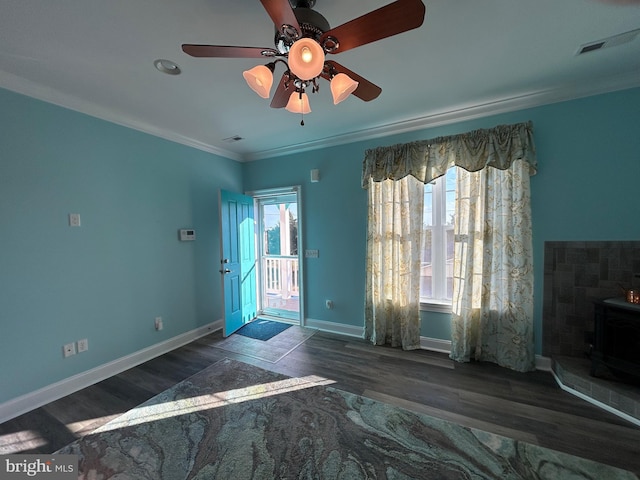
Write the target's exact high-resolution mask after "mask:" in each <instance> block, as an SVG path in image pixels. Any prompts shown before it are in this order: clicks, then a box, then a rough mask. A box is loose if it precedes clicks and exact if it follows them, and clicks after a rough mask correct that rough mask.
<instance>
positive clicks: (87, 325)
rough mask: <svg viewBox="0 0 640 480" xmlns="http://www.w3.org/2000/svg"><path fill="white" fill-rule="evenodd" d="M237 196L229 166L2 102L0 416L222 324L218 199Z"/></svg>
mask: <svg viewBox="0 0 640 480" xmlns="http://www.w3.org/2000/svg"><path fill="white" fill-rule="evenodd" d="M241 185H242V177H241V166H240V164H239V163H237V162H234V161H232V160H228V159H224V158H221V157H217V156H215V155H212V154H209V153H205V152H202V151H199V150H195V149H192V148H188V147H185V146H182V145H178V144H176V143H172V142H169V141H165V140H162V139H160V138H157V137H153V136H150V135H146V134H143V133H140V132H138V131H134V130H131V129H128V128H124V127H121V126H118V125H114V124H112V123H108V122H104V121H101V120H97V119H95V118H92V117H89V116H86V115H82V114H79V113H76V112H72V111H70V110H66V109H63V108H59V107H56V106H54V105H50V104H47V103H43V102H40V101H37V100H34V99H31V98H28V97H25V96H21V95H17V94H14V93H11V92H8V91H6V90H0V365H2V367H0V403H2V402H3V401H6V400H8V399H11V398H14V397H16V396H19V395H21V394H24V393H27V392H31V391H33V390H35V389H38V388H40V387H43V386H46V385H49V384H51V383H54V382H56V381H58V380H61V379H64V378H66V377H69V376H72V375H74V374H76V373H79V372H82V371H85V370H88V369H90V368H93V367H96V366H98V365H102V364H104V363H107V362H109V361H112V360H114V359H117V358H120V357H122V356H125V355H127V354H131V353H133V352H136V351H138V350H141V349H143V348H145V347H149V346H151V345H153V344H156V343H159V342H161V341H164V340H167V339H170V338H172V337H175V336H176V335H179V334H181V333H184V332H188V331H191V330H193V329H195V328H197V327H199V326H203V325H206V324H208V323H210V322H213V321H215V320H218V319H220V318H221V317H222V310H221V307H220V305H221V293H220V288H221V286H220V278H219V277H220V275H219V274H218V273H217V265H218V263H219V234H218V189H219V188H221V187H222V188H226V189H230V190H241V189H242V186H241ZM69 213H79V214H80V215H81V220H82V226H81V227H80V228H71V227H69V226H68V217H67V215H68V214H69ZM185 227H189V228H195V229H196V232H197V240H196V241H195V242H190V243H186V242H182V243H181V242H179V241H178V229H180V228H185ZM156 316H162V317H163V320H164V330H162V331H160V332H156V331H155V329H154V318H155V317H156ZM82 338H87V339H88V340H89V351H87V352H84V353H82V354H78V355H75V356H74V357H69V358H67V359H64V358H63V357H62V345H63V344H66V343H70V342H73V341H77V340H79V339H82Z"/></svg>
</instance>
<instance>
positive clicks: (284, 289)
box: [258, 195, 300, 320]
mask: <svg viewBox="0 0 640 480" xmlns="http://www.w3.org/2000/svg"><path fill="white" fill-rule="evenodd" d="M258 205H259V215H260V235H261V239H260V240H261V242H260V243H261V244H260V257H261V258H260V267H261V268H260V271H261V282H260V283H261V288H260V291H261V302H260V303H261V305H262V312H263V313H264V314H265V315H272V316H277V317H282V318H286V319H292V320H298V319H299V318H300V274H299V271H300V270H299V260H298V204H297V201H296V196H295V195H289V196H286V198H283V196H282V195H281V196H278V197H274V198H268V197H267V198H261V199H260V200H259V202H258Z"/></svg>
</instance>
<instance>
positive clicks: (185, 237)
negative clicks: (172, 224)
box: [180, 228, 196, 242]
mask: <svg viewBox="0 0 640 480" xmlns="http://www.w3.org/2000/svg"><path fill="white" fill-rule="evenodd" d="M195 239H196V231H195V230H190V229H188V228H181V229H180V241H181V242H191V241H193V240H195Z"/></svg>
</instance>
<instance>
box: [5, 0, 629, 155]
mask: <svg viewBox="0 0 640 480" xmlns="http://www.w3.org/2000/svg"><path fill="white" fill-rule="evenodd" d="M388 3H390V0H368V1H367V2H362V1H358V2H356V1H355V0H353V1H344V0H317V3H316V5H315V7H314V9H315V10H317V11H318V12H320V13H322V15H323V16H324V17H325V18H326V19H327V20H328V21H329V23H330V24H331V26H332V27H335V26H338V25H341V24H343V23H345V22H347V21H349V20H351V19H353V18H356V17H359V16H360V15H364V14H366V13H368V12H369V11H371V10H373V9H376V8H379V7H382V6H384V5H386V4H388ZM424 3H425V5H426V17H425V21H424V24H423V25H422V26H421V27H420V28H418V29H416V30H412V31H409V32H406V33H403V34H400V35H396V36H394V37H390V38H387V39H383V40H380V41H378V42H375V43H371V44H368V45H364V46H361V47H358V48H355V49H353V50H349V51H346V52H343V53H341V54H338V55H333V56H332V55H329V56H328V57H329V58H331V59H334V60H336V61H338V62H339V63H340V64H342V65H344V66H345V67H347V68H349V69H350V70H352V71H354V72H356V73H358V74H359V75H361V76H363V77H365V78H366V79H368V80H370V81H371V82H373V83H375V84H376V85H378V86H380V87H381V88H382V94H381V95H380V96H379V97H378V98H377V99H375V100H373V101H371V102H363V101H362V100H360V99H358V98H356V97H354V96H350V97H349V98H348V99H347V100H346V101H344V102H342V103H341V104H339V105H333V102H332V100H331V94H330V90H329V84H328V82H326V81H325V80H323V79H320V91H319V92H318V93H315V94H310V95H309V96H310V102H311V109H312V113H311V114H309V115H306V116H305V118H304V121H305V126H300V116H299V115H296V114H292V113H289V112H287V111H286V110H284V109H272V108H270V107H269V103H270V100H267V99H262V98H260V97H259V96H258V95H256V94H255V93H253V92H252V91H251V90H250V89H249V87H248V86H247V84H246V83H245V82H244V80H243V78H242V72H243V71H244V70H247V69H249V68H251V67H253V66H255V65H258V64H264V63H266V62H263V61H261V60H259V59H258V60H256V59H235V58H193V57H190V56H189V55H187V54H185V53H184V52H182V50H181V45H182V44H183V43H196V44H197V43H200V44H216V45H241V46H253V47H273V37H274V27H273V24H272V22H271V20H270V18H269V16H268V14H267V13H266V11H265V10H264V8H263V7H262V5H261V4H260V2H259V1H256V0H183V1H180V2H176V1H175V0H108V1H106V0H102V1H97V0H93V1H87V0H56V1H47V2H43V1H42V0H0V12H1V13H2V14H1V15H0V87H3V88H7V89H9V90H13V91H17V92H20V93H24V94H26V95H30V96H33V97H36V98H39V99H42V100H45V101H48V102H52V103H55V104H58V105H62V106H65V107H68V108H71V109H74V110H77V111H80V112H84V113H87V114H89V115H93V116H96V117H99V118H103V119H106V120H109V121H112V122H115V123H119V124H122V125H126V126H129V127H132V128H135V129H138V130H142V131H145V132H148V133H151V134H154V135H157V136H160V137H164V138H167V139H170V140H173V141H177V142H180V143H184V144H187V145H191V146H194V147H196V148H200V149H203V150H206V151H211V152H214V153H217V154H219V155H223V156H226V157H229V158H232V159H235V160H239V161H246V160H255V159H260V158H265V157H271V156H277V155H282V154H285V153H291V152H295V151H304V150H309V149H313V148H319V147H324V146H328V145H337V144H341V143H347V142H351V141H355V140H361V139H365V138H372V137H380V136H383V135H387V134H391V133H395V132H401V131H409V130H415V129H418V128H425V127H428V126H432V125H438V124H444V123H447V122H452V121H457V120H460V119H465V118H473V117H477V116H481V115H487V114H490V113H495V112H500V111H509V110H514V109H517V108H524V107H528V106H534V105H539V104H544V103H550V102H554V101H559V100H565V99H570V98H577V97H581V96H586V95H591V94H596V93H601V92H606V91H613V90H618V89H623V88H630V87H634V86H640V35H639V36H638V37H636V38H635V39H634V40H632V41H630V42H627V43H624V44H620V45H617V46H611V47H609V48H603V49H600V50H597V51H593V52H590V53H586V54H583V55H579V56H578V55H576V53H577V51H578V50H579V49H580V47H581V46H582V45H584V44H588V43H592V42H595V41H599V40H602V39H605V38H608V37H611V36H614V35H618V34H622V33H625V32H629V31H633V30H636V29H640V3H639V2H638V1H635V0H562V1H558V0H537V1H535V2H533V1H530V0H484V1H479V0H455V1H452V0H424ZM614 43H615V42H614ZM156 59H169V60H171V61H173V62H175V63H177V64H178V65H179V66H180V68H181V70H182V74H181V75H176V76H172V75H166V74H163V73H161V72H159V71H158V70H156V69H155V68H154V60H156ZM282 70H283V67H282V65H279V66H278V67H277V69H276V72H275V74H274V78H275V80H274V89H275V86H276V85H277V82H278V79H279V78H280V76H281V75H282ZM272 94H273V91H272ZM236 136H238V137H241V138H242V140H238V141H229V140H228V139H229V138H230V137H236Z"/></svg>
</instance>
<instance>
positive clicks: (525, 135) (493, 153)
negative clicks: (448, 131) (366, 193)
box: [362, 122, 537, 188]
mask: <svg viewBox="0 0 640 480" xmlns="http://www.w3.org/2000/svg"><path fill="white" fill-rule="evenodd" d="M516 160H524V161H526V162H527V163H528V164H529V175H534V174H535V173H536V169H537V160H536V151H535V145H534V142H533V124H532V123H531V122H526V123H518V124H515V125H499V126H497V127H494V128H491V129H481V130H474V131H472V132H469V133H463V134H460V135H452V136H448V137H438V138H434V139H432V140H419V141H416V142H411V143H403V144H397V145H392V146H389V147H378V148H374V149H370V150H367V151H365V156H364V161H363V169H362V187H363V188H367V187H368V185H369V180H370V179H371V180H373V181H374V182H381V181H383V180H387V179H390V180H399V179H401V178H404V177H406V176H407V175H412V176H414V177H415V178H417V179H418V180H420V181H421V182H422V183H429V182H431V181H432V180H434V179H435V178H438V177H440V176H441V175H444V174H445V173H446V171H447V169H449V168H450V167H452V166H454V165H457V166H459V167H462V168H464V169H465V170H468V171H470V172H477V171H478V170H482V169H483V168H484V167H495V168H498V169H500V170H506V169H508V168H510V167H511V164H512V163H513V162H514V161H516Z"/></svg>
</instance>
